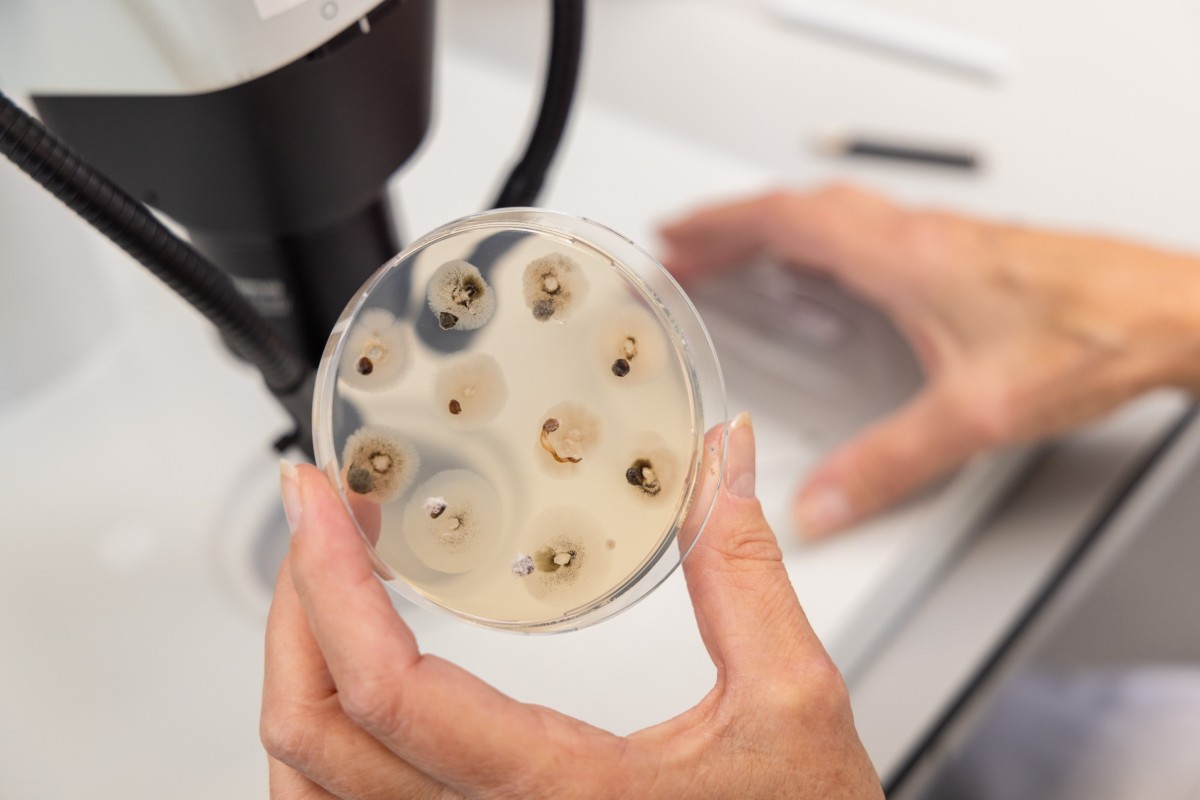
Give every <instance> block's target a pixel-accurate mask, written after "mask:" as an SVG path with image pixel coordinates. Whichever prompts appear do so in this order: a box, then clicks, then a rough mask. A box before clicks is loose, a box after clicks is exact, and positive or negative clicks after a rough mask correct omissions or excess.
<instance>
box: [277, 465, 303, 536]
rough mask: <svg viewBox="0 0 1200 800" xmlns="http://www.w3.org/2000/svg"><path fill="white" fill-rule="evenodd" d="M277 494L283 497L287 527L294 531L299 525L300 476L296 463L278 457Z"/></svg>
mask: <svg viewBox="0 0 1200 800" xmlns="http://www.w3.org/2000/svg"><path fill="white" fill-rule="evenodd" d="M279 494H280V495H281V496H282V497H283V515H284V516H285V517H287V523H288V529H289V530H290V531H291V532H292V533H295V532H296V528H297V527H298V526H299V525H300V512H301V511H302V510H303V508H304V507H303V506H302V505H301V503H300V476H299V475H298V474H297V473H296V465H295V464H293V463H292V462H290V461H288V460H287V459H286V458H281V459H279Z"/></svg>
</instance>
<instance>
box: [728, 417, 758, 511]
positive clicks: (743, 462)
mask: <svg viewBox="0 0 1200 800" xmlns="http://www.w3.org/2000/svg"><path fill="white" fill-rule="evenodd" d="M725 485H726V487H728V488H727V491H728V492H729V494H730V495H731V496H733V497H747V498H748V497H754V426H753V425H752V424H751V422H750V414H748V413H747V412H745V411H743V412H742V413H740V414H738V415H737V416H736V417H734V419H733V424H732V425H730V426H729V455H728V458H726V460H725Z"/></svg>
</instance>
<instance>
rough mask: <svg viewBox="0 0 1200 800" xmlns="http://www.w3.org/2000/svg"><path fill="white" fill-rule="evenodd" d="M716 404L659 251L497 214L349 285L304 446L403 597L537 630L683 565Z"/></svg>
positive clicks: (714, 386)
mask: <svg viewBox="0 0 1200 800" xmlns="http://www.w3.org/2000/svg"><path fill="white" fill-rule="evenodd" d="M725 418H726V408H725V394H724V386H723V384H722V381H721V373H720V368H719V366H718V364H717V360H716V355H715V353H714V352H713V349H712V344H711V342H710V340H709V338H708V335H707V333H706V332H705V330H704V327H703V325H702V324H701V322H700V320H699V317H698V316H697V315H696V312H695V309H694V308H693V307H692V305H691V303H690V302H689V301H688V299H687V297H686V296H685V295H684V294H683V292H682V290H680V288H679V287H678V285H677V284H676V283H675V282H674V281H673V280H672V279H671V278H670V276H669V275H667V273H666V272H665V271H664V270H663V269H662V267H661V266H659V265H658V263H657V262H655V261H654V259H653V258H651V257H650V256H649V255H648V254H646V253H645V252H644V251H643V250H641V249H640V248H638V247H637V246H636V245H634V244H633V243H632V242H630V241H629V240H628V239H625V238H624V237H622V236H620V235H619V234H617V233H615V232H613V231H612V230H610V229H608V228H605V227H604V226H602V225H599V224H597V223H594V222H591V221H590V220H586V219H582V218H577V217H571V216H567V215H563V214H558V213H554V212H548V211H543V210H535V209H503V210H499V211H491V212H487V213H484V214H479V215H476V216H473V217H468V218H465V219H462V220H459V221H457V222H453V223H451V224H449V225H446V226H444V227H442V228H440V229H438V230H436V231H434V232H432V233H430V234H429V235H427V236H425V237H424V238H422V239H420V240H419V241H417V242H415V243H414V244H413V245H412V246H411V247H409V248H408V249H406V250H405V251H404V252H403V253H401V254H400V255H398V256H396V257H395V258H394V259H392V260H391V261H389V262H388V263H387V264H385V265H384V266H383V267H382V268H381V269H380V270H379V271H378V272H377V273H376V274H375V275H374V276H372V278H371V279H370V280H369V281H368V282H367V284H366V285H365V286H364V287H363V288H362V289H361V290H360V291H359V293H358V294H357V295H356V296H355V298H354V299H353V300H352V301H351V302H350V304H349V305H348V306H347V309H346V311H345V312H344V313H343V315H342V317H341V319H340V320H339V321H338V323H337V325H336V326H335V327H334V331H333V333H332V335H331V337H330V339H329V343H328V345H327V346H326V349H325V353H324V356H323V357H322V360H321V366H320V370H319V372H318V376H317V389H316V398H315V407H314V440H315V441H314V446H315V450H316V456H317V463H318V465H319V466H321V468H322V469H324V470H325V472H326V473H327V474H328V476H329V477H330V479H331V480H333V481H334V482H335V484H336V485H337V486H338V487H339V490H340V492H341V495H342V498H343V500H344V502H345V503H346V507H347V508H348V509H349V510H350V513H351V514H352V515H353V516H354V518H355V521H356V523H357V524H358V526H359V529H360V531H361V532H362V533H363V536H364V539H365V541H366V542H367V545H368V547H370V549H371V553H372V556H373V563H374V565H375V569H376V571H377V572H378V574H379V575H380V577H381V578H382V579H383V580H384V581H385V582H386V583H387V584H388V585H389V586H391V587H392V588H393V589H394V590H395V591H396V592H398V593H399V594H400V595H401V596H403V597H405V598H407V599H409V600H412V601H414V602H416V603H418V604H421V605H425V606H433V607H437V608H440V609H442V610H445V611H448V612H450V613H452V614H454V615H456V616H458V617H460V618H462V619H465V620H468V621H470V622H474V623H477V624H481V625H485V626H488V627H493V628H501V629H508V630H515V631H521V632H543V631H544V632H549V631H561V630H570V629H574V628H579V627H583V626H585V625H589V624H592V623H594V622H597V621H599V620H601V619H604V618H606V617H608V616H611V615H612V614H615V613H616V612H618V611H620V610H623V609H625V608H627V607H629V606H630V605H632V604H633V603H634V602H636V601H637V600H639V599H641V598H642V597H644V596H645V595H646V594H648V593H649V592H650V591H651V590H652V589H653V588H655V587H656V586H657V585H658V584H659V583H661V582H662V581H663V580H664V579H665V578H666V577H667V576H668V575H669V574H670V573H671V572H672V571H673V570H674V569H675V567H677V566H678V565H679V563H680V562H681V561H682V559H683V557H684V556H686V554H687V551H688V550H689V549H690V547H691V546H692V544H694V542H695V538H696V536H698V535H699V533H700V531H701V529H702V528H703V525H704V522H705V521H706V519H707V517H708V513H709V511H710V510H711V508H712V504H713V501H714V500H715V497H716V488H717V484H718V482H719V479H720V477H721V472H722V471H723V468H724V445H725V437H724V432H723V430H719V432H718V434H717V435H714V436H709V437H708V438H707V443H706V436H705V434H706V432H707V431H709V430H710V429H712V428H714V427H716V428H718V429H719V428H720V426H723V425H724V423H725ZM706 448H707V449H708V452H707V453H706ZM706 456H707V458H706ZM706 470H707V471H708V472H710V473H715V475H711V474H710V475H706V474H705V471H706ZM714 477H715V478H716V480H714V479H713V478H714Z"/></svg>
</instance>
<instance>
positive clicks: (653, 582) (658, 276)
mask: <svg viewBox="0 0 1200 800" xmlns="http://www.w3.org/2000/svg"><path fill="white" fill-rule="evenodd" d="M486 229H494V230H496V231H505V230H519V231H525V232H530V233H536V234H539V235H541V236H545V237H550V238H554V239H558V240H560V241H563V242H565V243H567V244H569V245H572V246H582V247H584V248H586V249H590V250H593V251H595V252H596V253H597V254H599V255H600V256H602V257H604V258H606V259H607V260H608V261H609V263H610V265H611V267H612V268H613V269H615V270H616V271H617V272H619V273H620V275H621V277H622V278H623V279H624V280H625V281H626V282H628V283H630V284H631V285H633V286H635V287H636V288H637V290H638V292H639V294H640V295H641V296H642V299H643V302H645V304H646V306H647V307H648V308H650V309H652V310H653V312H654V313H655V315H656V316H657V318H658V320H659V322H660V324H661V325H662V327H663V329H664V331H665V332H666V333H667V334H668V336H669V338H670V340H671V344H672V346H673V347H675V348H676V350H677V351H678V355H677V356H676V357H677V358H678V360H679V361H680V366H681V367H682V368H683V369H684V371H685V372H686V373H687V374H686V375H685V381H686V383H687V384H688V387H689V394H690V399H691V403H692V405H693V410H692V413H693V428H694V429H695V430H693V440H694V443H695V447H694V453H693V458H692V459H691V464H690V466H689V474H688V479H687V486H686V492H685V493H684V495H683V496H682V499H681V501H680V503H679V507H678V508H677V511H676V515H675V519H674V521H673V522H672V523H671V527H670V530H669V532H667V533H666V534H665V535H662V537H661V540H660V541H659V543H658V544H657V546H656V547H654V548H653V549H652V550H651V551H650V552H649V553H648V554H647V555H646V557H645V558H644V559H643V560H642V562H641V563H640V564H639V566H638V567H637V568H635V569H634V570H632V571H631V572H630V573H629V574H628V575H627V576H625V577H624V578H623V579H622V580H621V581H619V582H618V583H617V584H616V585H615V586H613V587H612V588H611V589H610V590H609V591H607V592H605V593H604V594H603V595H601V596H599V597H596V598H593V599H591V600H589V601H587V602H585V603H583V604H581V605H580V606H578V607H576V608H573V609H571V610H569V611H566V612H564V613H563V614H561V615H560V616H556V617H552V618H547V619H544V620H535V621H521V620H515V621H514V620H502V619H493V618H490V617H485V616H481V615H478V614H473V613H470V612H467V611H463V610H460V609H456V608H453V607H452V606H449V605H446V604H444V603H442V602H440V601H438V600H437V599H436V598H434V597H432V596H430V595H429V594H427V593H426V592H425V591H424V590H422V589H421V588H420V587H418V586H416V585H413V584H412V583H410V582H408V581H407V580H406V579H405V578H404V577H403V576H402V575H398V574H397V573H396V572H395V571H394V570H393V569H392V568H391V567H389V566H388V564H387V563H386V562H385V561H384V560H383V559H382V558H381V557H380V555H379V554H378V553H377V551H376V549H375V547H374V546H373V545H372V544H371V542H370V539H369V538H368V536H367V535H366V533H365V532H364V531H363V529H362V527H361V525H360V524H359V520H358V518H357V516H356V515H355V513H354V511H353V507H352V505H351V503H350V498H349V497H348V496H347V494H346V490H345V487H344V486H343V485H342V482H341V480H340V478H339V474H338V473H339V470H338V461H339V457H340V456H339V453H338V449H337V447H336V446H335V444H334V441H333V438H334V437H333V427H334V426H333V403H334V398H335V395H336V387H337V380H338V375H337V366H338V364H339V363H340V358H341V351H342V348H343V346H344V343H345V342H346V339H347V335H346V334H347V333H348V332H349V330H350V327H351V326H352V324H353V322H354V320H356V319H357V317H358V315H359V313H360V312H361V311H362V310H363V307H364V306H365V305H366V304H367V301H368V299H369V298H370V296H371V294H372V292H373V291H374V290H375V289H376V288H377V287H378V286H379V285H380V283H381V282H382V281H383V280H384V279H385V278H386V277H387V276H388V275H389V274H390V273H391V272H392V270H394V269H396V268H398V267H400V265H402V264H404V263H405V262H406V261H408V260H409V259H410V258H412V257H413V256H415V255H417V254H419V253H420V252H421V251H423V250H424V249H425V248H427V247H429V246H431V245H434V244H436V243H438V242H441V241H442V240H444V239H447V238H450V237H453V236H457V235H460V234H463V233H465V232H469V231H478V230H486ZM622 251H624V252H622ZM635 263H636V264H640V265H641V267H642V269H644V270H646V271H648V272H649V273H650V275H651V278H652V281H651V280H648V279H647V277H646V276H644V275H642V274H640V273H639V271H638V270H637V269H636V268H635V267H634V266H632V264H635ZM651 283H653V284H654V285H651ZM664 295H665V296H664ZM717 426H719V427H720V430H719V431H716V434H715V441H714V442H712V443H710V444H709V445H708V446H711V447H713V448H714V449H715V451H716V452H714V453H713V456H712V463H713V468H714V469H715V470H716V479H715V480H714V481H713V482H712V483H711V485H708V484H706V483H705V481H704V477H703V475H702V474H701V469H702V464H703V459H704V448H705V447H706V441H707V435H708V434H709V432H710V431H712V430H713V429H714V428H716V427H717ZM313 431H314V451H315V456H316V463H317V466H318V467H319V468H320V469H321V470H322V471H323V472H324V473H325V474H326V476H327V477H328V479H329V480H330V482H331V483H332V484H333V485H334V487H335V488H336V489H337V491H338V494H339V497H340V498H341V501H342V504H343V506H344V507H345V508H346V510H347V512H348V513H349V514H350V517H351V519H352V520H353V521H354V524H355V527H356V529H357V530H358V533H359V535H360V537H362V539H363V545H364V547H366V548H367V551H368V554H369V557H370V560H371V565H372V568H373V569H374V571H375V572H376V574H377V575H378V577H379V578H380V579H381V580H382V581H383V582H384V583H385V584H386V585H388V586H389V587H390V588H391V589H392V590H393V591H395V592H396V593H397V594H398V595H400V596H401V597H403V598H404V599H406V600H408V601H410V602H412V603H414V604H416V605H418V606H420V607H423V608H427V609H432V610H436V611H438V612H441V613H447V614H450V615H452V616H454V617H456V618H458V619H461V620H463V621H465V622H468V623H471V624H474V625H478V626H482V627H486V628H489V629H493V630H506V631H511V632H517V633H551V632H564V631H568V630H575V629H578V628H582V627H586V626H588V625H591V624H594V623H596V622H599V621H600V620H602V619H606V618H608V617H611V616H614V615H615V614H617V613H620V612H621V611H624V610H626V609H627V608H629V607H631V606H633V605H634V604H636V603H637V602H638V601H640V600H641V599H643V598H645V597H646V596H648V595H649V594H651V593H652V592H653V591H654V590H655V589H656V588H658V587H659V586H660V585H661V584H662V583H663V581H665V580H666V579H667V578H668V577H670V575H671V574H672V573H673V572H674V571H675V569H676V568H678V567H679V565H680V564H682V563H683V560H684V559H685V558H686V557H687V555H688V553H689V552H690V551H691V548H692V547H694V546H695V543H696V541H697V540H698V538H699V536H700V534H701V533H702V532H703V530H704V528H705V527H706V526H707V524H708V521H709V518H710V516H711V514H712V510H713V507H714V506H715V503H716V498H717V496H718V493H719V487H720V484H721V483H723V481H724V475H725V457H726V444H727V440H728V435H729V431H728V409H727V404H726V395H725V385H724V378H723V375H722V372H721V367H720V363H719V361H718V360H717V356H716V351H715V349H714V347H713V343H712V339H711V337H710V335H709V333H708V331H707V329H706V328H705V326H704V324H703V321H702V320H701V318H700V315H699V313H698V311H697V310H696V307H695V305H694V304H693V303H692V301H691V299H690V298H688V296H687V294H686V293H685V292H684V291H683V289H682V287H681V286H680V285H679V283H678V282H677V281H676V280H675V279H674V277H673V276H671V275H670V273H668V272H667V271H666V270H665V269H664V268H663V267H662V266H661V265H660V264H659V263H658V261H657V260H656V259H655V258H654V257H653V256H651V255H650V254H649V253H648V252H646V251H645V250H644V249H643V248H642V247H640V246H639V245H637V244H636V243H635V242H633V241H632V240H631V239H629V238H628V237H626V236H624V235H623V234H621V233H619V232H617V231H615V230H613V229H612V228H610V227H608V226H606V225H604V224H603V223H599V222H596V221H595V220H592V219H589V218H587V217H583V216H575V215H571V214H565V213H562V212H557V211H550V210H546V209H537V208H506V209H494V210H491V211H485V212H481V213H478V214H472V215H469V216H466V217H462V218H460V219H457V220H453V221H451V222H448V223H446V224H445V225H442V226H440V227H438V228H436V229H434V230H433V231H430V232H429V233H427V234H425V235H424V236H422V237H420V238H419V239H417V240H415V241H413V242H412V243H411V244H410V245H409V246H407V247H405V248H404V249H403V250H402V251H401V252H400V253H398V254H397V255H395V256H393V257H392V258H391V259H389V260H388V261H387V262H385V263H384V264H383V265H382V266H380V268H379V269H377V270H376V271H375V273H373V274H372V275H371V277H370V278H369V279H368V280H367V281H366V282H365V283H364V284H363V286H362V287H361V288H360V289H359V290H358V291H357V292H356V293H355V295H354V296H353V297H352V298H351V300H350V301H349V302H348V303H347V305H346V308H345V310H344V311H343V312H342V314H341V316H340V317H339V318H338V320H337V322H336V323H335V324H334V327H333V330H332V331H331V333H330V336H329V339H328V340H327V342H326V346H325V349H324V351H323V353H322V357H321V361H320V365H319V367H318V371H317V377H316V383H315V392H314V403H313ZM702 488H707V489H709V490H711V494H706V495H705V496H701V490H702ZM685 526H686V527H688V528H691V529H693V530H694V533H693V535H691V537H690V539H688V541H687V542H686V543H683V542H681V541H680V536H679V534H680V531H681V530H682V529H683V528H684V527H685ZM672 547H675V548H677V550H678V557H677V558H675V557H671V556H670V554H669V551H670V550H671V548H672Z"/></svg>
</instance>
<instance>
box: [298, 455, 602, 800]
mask: <svg viewBox="0 0 1200 800" xmlns="http://www.w3.org/2000/svg"><path fill="white" fill-rule="evenodd" d="M299 474H300V491H301V496H302V498H303V506H304V511H303V514H302V517H301V521H300V525H299V527H298V530H297V531H296V533H295V535H294V537H293V542H292V575H293V577H294V579H295V584H296V589H297V591H298V593H299V595H300V600H301V603H302V604H303V606H304V610H305V613H306V615H307V617H308V620H309V625H310V626H311V628H312V632H313V635H314V637H315V638H316V641H317V643H318V646H319V647H320V649H321V653H322V655H323V656H324V658H325V662H326V664H327V665H328V667H329V671H330V674H331V675H332V676H333V681H334V683H335V684H336V686H337V690H338V697H339V699H340V702H341V705H342V708H343V709H344V710H345V711H346V714H347V715H348V716H349V717H350V718H351V719H353V720H354V721H355V722H357V723H358V724H359V725H360V726H362V727H363V728H364V729H365V730H367V731H368V732H370V733H371V735H373V736H374V737H375V738H376V739H378V740H379V741H381V742H382V743H383V744H384V745H386V746H387V747H388V749H390V750H391V751H392V752H394V753H395V754H396V755H398V756H400V757H401V758H402V759H404V760H405V761H407V762H409V763H411V764H412V765H414V766H416V767H417V768H418V769H420V770H422V771H423V772H425V773H426V774H428V775H430V776H432V777H434V778H437V779H438V780H441V781H443V782H445V783H447V784H448V785H450V786H452V787H453V788H455V789H458V790H459V791H462V792H468V793H469V792H471V791H477V790H480V789H486V788H494V787H496V786H507V785H511V782H512V780H513V778H514V776H517V775H520V774H521V773H524V774H526V775H536V774H538V773H539V772H543V771H544V769H543V768H544V767H546V766H548V765H549V763H550V761H551V760H552V759H553V754H552V752H551V748H549V747H547V745H548V743H553V742H555V741H556V740H557V741H559V742H562V741H563V740H564V738H565V736H567V735H569V734H570V733H573V732H574V731H573V730H571V731H568V730H567V728H566V725H565V724H564V723H565V722H566V718H564V717H561V716H559V715H557V714H554V713H553V712H550V711H548V710H547V709H541V708H536V707H533V706H527V705H524V704H522V703H518V702H517V701H515V700H513V699H512V698H510V697H507V696H505V695H503V694H501V693H500V692H499V691H497V690H495V689H493V688H492V687H491V686H489V685H488V684H486V683H484V682H483V681H481V680H479V679H478V678H476V677H475V676H473V675H471V674H470V673H468V672H466V671H465V670H462V669H460V668H458V667H456V666H455V665H453V664H451V663H449V662H447V661H443V660H441V659H439V658H436V657H433V656H425V655H422V654H421V653H420V652H419V651H418V649H417V643H416V639H415V637H414V636H413V634H412V631H411V630H410V629H409V628H408V626H407V625H405V623H404V621H403V620H402V619H401V618H400V616H399V614H397V613H396V610H395V609H394V608H393V607H392V604H391V601H390V600H389V599H388V596H387V592H386V590H385V589H384V587H383V585H382V584H381V583H380V582H379V581H378V580H377V579H376V577H375V575H374V573H373V572H372V571H371V567H370V564H369V561H368V557H367V554H366V551H365V549H364V544H363V541H362V538H361V537H360V536H359V534H358V531H357V530H356V529H355V528H354V525H353V523H352V522H351V520H350V519H349V517H348V516H347V515H346V513H345V511H344V510H343V508H342V506H341V504H340V502H339V501H338V498H337V496H336V495H335V494H334V492H333V490H332V488H331V487H330V486H329V484H328V482H327V481H326V480H325V478H324V476H323V475H321V473H319V472H318V471H317V470H315V469H313V468H306V467H301V468H300V469H299ZM610 738H611V737H610Z"/></svg>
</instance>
